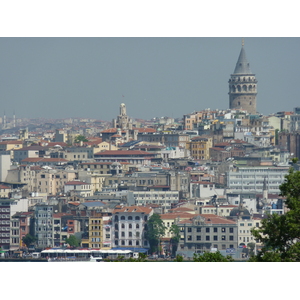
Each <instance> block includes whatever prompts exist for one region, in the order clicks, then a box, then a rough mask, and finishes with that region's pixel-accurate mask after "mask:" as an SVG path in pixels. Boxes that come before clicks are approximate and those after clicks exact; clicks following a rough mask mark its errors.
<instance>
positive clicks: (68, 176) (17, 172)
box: [7, 165, 76, 195]
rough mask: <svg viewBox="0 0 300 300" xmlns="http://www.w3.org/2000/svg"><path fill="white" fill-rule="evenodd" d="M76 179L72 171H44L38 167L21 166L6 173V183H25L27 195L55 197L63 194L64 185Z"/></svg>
mask: <svg viewBox="0 0 300 300" xmlns="http://www.w3.org/2000/svg"><path fill="white" fill-rule="evenodd" d="M75 178H76V173H75V171H74V170H65V169H51V168H49V169H44V168H41V167H38V166H25V165H21V166H19V167H17V168H16V169H12V170H9V171H8V175H7V181H8V182H16V183H17V182H18V183H26V184H27V185H26V189H27V190H28V192H29V193H34V192H35V193H46V194H47V195H57V194H59V193H63V191H64V185H65V183H67V182H68V181H72V180H74V179H75Z"/></svg>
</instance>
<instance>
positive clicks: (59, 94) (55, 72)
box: [0, 37, 300, 121]
mask: <svg viewBox="0 0 300 300" xmlns="http://www.w3.org/2000/svg"><path fill="white" fill-rule="evenodd" d="M244 44H245V46H244V48H245V51H246V55H247V59H248V61H249V63H250V69H251V71H252V72H253V73H254V74H255V76H256V78H257V81H258V83H257V91H258V94H257V111H258V112H259V113H262V114H271V113H276V112H278V111H283V110H286V111H292V110H293V108H294V107H297V106H299V104H298V101H297V94H296V92H297V89H296V86H297V79H298V76H297V70H298V68H299V64H300V62H299V60H298V52H299V50H300V39H299V38H264V37H259V38H252V37H251V38H250V37H249V38H247V37H246V38H244ZM241 45H242V37H241V38H239V37H232V38H225V37H220V38H217V37H214V38H204V37H195V38H188V37H186V38H1V39H0V47H1V48H0V49H1V56H0V65H1V68H0V84H1V87H0V96H1V100H2V109H1V112H0V114H1V115H0V116H3V114H4V113H5V114H6V116H8V117H11V116H12V115H13V114H14V113H15V114H16V117H17V118H52V119H55V118H57V119H60V118H75V117H80V118H94V119H102V120H107V121H111V119H112V118H115V117H116V115H118V110H119V106H120V104H121V103H122V102H124V103H125V104H126V107H127V114H128V116H130V117H131V118H142V119H151V118H153V117H162V116H168V117H174V118H181V117H182V116H183V114H187V113H191V112H193V111H198V110H203V109H206V108H210V109H228V108H229V96H228V91H229V90H228V80H229V78H230V75H231V74H232V73H233V71H234V69H235V65H236V62H237V60H238V56H239V53H240V50H241Z"/></svg>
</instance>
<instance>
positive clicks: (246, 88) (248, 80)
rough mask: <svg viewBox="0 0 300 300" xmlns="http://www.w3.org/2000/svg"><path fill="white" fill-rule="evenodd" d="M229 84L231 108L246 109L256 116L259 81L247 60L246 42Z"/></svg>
mask: <svg viewBox="0 0 300 300" xmlns="http://www.w3.org/2000/svg"><path fill="white" fill-rule="evenodd" d="M228 83H229V93H228V94H229V108H230V109H244V110H247V111H248V113H249V114H256V113H257V112H256V95H257V80H256V78H255V74H253V73H252V72H251V70H250V65H249V63H248V61H247V58H246V52H245V49H244V40H243V41H242V49H241V52H240V56H239V58H238V61H237V63H236V67H235V69H234V72H233V74H231V75H230V79H229V81H228Z"/></svg>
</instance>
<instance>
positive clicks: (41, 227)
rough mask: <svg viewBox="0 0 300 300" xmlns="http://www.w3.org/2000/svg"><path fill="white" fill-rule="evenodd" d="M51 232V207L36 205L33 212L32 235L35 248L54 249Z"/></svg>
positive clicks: (44, 204) (42, 204) (43, 204)
mask: <svg viewBox="0 0 300 300" xmlns="http://www.w3.org/2000/svg"><path fill="white" fill-rule="evenodd" d="M53 232H54V231H53V205H47V204H46V203H41V204H37V205H36V206H35V211H34V235H35V237H36V239H37V240H36V245H37V247H38V248H46V247H54V237H53Z"/></svg>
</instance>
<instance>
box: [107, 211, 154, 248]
mask: <svg viewBox="0 0 300 300" xmlns="http://www.w3.org/2000/svg"><path fill="white" fill-rule="evenodd" d="M152 214H153V209H152V208H148V207H141V206H124V207H122V208H118V209H115V210H114V211H113V214H112V232H113V236H112V241H113V246H114V247H132V248H140V247H143V248H149V242H148V241H147V240H146V239H145V230H146V228H147V221H148V220H149V218H150V217H151V216H152Z"/></svg>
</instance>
